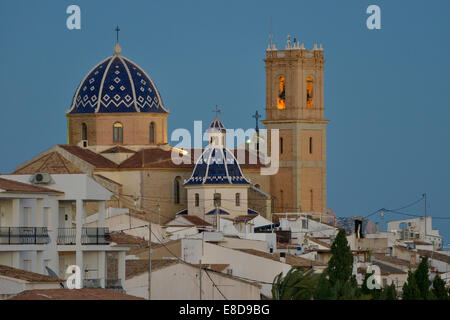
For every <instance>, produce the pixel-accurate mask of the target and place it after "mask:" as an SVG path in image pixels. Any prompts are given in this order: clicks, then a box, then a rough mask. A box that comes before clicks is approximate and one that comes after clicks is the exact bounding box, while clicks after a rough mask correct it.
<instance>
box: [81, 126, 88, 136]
mask: <svg viewBox="0 0 450 320" xmlns="http://www.w3.org/2000/svg"><path fill="white" fill-rule="evenodd" d="M81 140H87V125H86V123H84V122H83V123H82V124H81Z"/></svg>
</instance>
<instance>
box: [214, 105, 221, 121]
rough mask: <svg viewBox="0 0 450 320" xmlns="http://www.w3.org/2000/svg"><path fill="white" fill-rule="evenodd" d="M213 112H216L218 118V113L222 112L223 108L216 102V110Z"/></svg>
mask: <svg viewBox="0 0 450 320" xmlns="http://www.w3.org/2000/svg"><path fill="white" fill-rule="evenodd" d="M213 112H215V113H216V118H218V115H219V114H221V113H222V110H220V109H219V106H218V105H217V104H216V110H213Z"/></svg>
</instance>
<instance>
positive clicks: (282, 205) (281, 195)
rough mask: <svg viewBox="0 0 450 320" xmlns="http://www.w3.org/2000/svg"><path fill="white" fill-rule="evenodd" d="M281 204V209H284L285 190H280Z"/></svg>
mask: <svg viewBox="0 0 450 320" xmlns="http://www.w3.org/2000/svg"><path fill="white" fill-rule="evenodd" d="M280 205H281V211H284V199H283V190H280Z"/></svg>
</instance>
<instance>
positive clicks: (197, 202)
mask: <svg viewBox="0 0 450 320" xmlns="http://www.w3.org/2000/svg"><path fill="white" fill-rule="evenodd" d="M199 205H200V195H199V194H198V193H196V194H195V206H196V207H198V206H199Z"/></svg>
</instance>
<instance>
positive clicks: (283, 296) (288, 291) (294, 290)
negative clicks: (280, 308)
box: [272, 267, 319, 300]
mask: <svg viewBox="0 0 450 320" xmlns="http://www.w3.org/2000/svg"><path fill="white" fill-rule="evenodd" d="M318 278H319V276H318V275H317V274H315V273H314V271H313V270H307V271H304V270H301V269H298V268H295V267H293V268H291V270H289V271H288V273H287V274H286V275H285V276H284V277H283V273H280V274H279V275H277V276H276V277H275V279H274V281H273V285H272V299H274V300H310V299H312V297H313V294H314V292H315V290H316V287H317V282H318Z"/></svg>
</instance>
